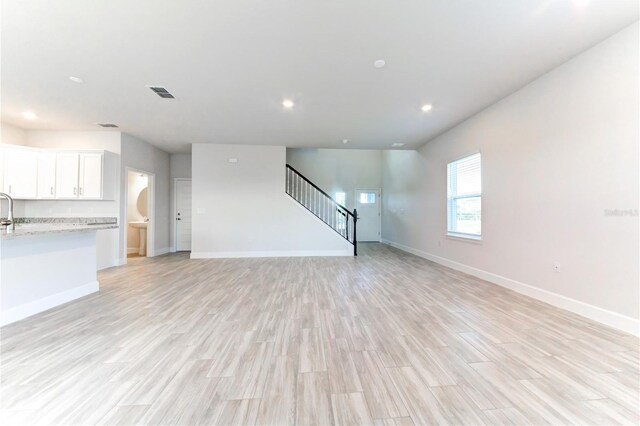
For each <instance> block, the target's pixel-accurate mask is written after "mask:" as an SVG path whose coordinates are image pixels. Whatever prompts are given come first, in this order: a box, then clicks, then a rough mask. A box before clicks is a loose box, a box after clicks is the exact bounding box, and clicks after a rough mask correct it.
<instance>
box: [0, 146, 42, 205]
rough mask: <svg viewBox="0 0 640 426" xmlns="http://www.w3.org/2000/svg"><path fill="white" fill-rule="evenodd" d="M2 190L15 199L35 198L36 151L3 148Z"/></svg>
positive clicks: (36, 181) (36, 183) (36, 175)
mask: <svg viewBox="0 0 640 426" xmlns="http://www.w3.org/2000/svg"><path fill="white" fill-rule="evenodd" d="M3 157H4V159H3V160H4V167H3V168H4V182H3V184H4V188H3V189H4V192H6V193H7V194H9V195H10V196H11V197H13V198H15V199H30V198H36V195H37V188H38V152H37V151H35V150H32V149H29V148H7V149H5V150H4V156H3Z"/></svg>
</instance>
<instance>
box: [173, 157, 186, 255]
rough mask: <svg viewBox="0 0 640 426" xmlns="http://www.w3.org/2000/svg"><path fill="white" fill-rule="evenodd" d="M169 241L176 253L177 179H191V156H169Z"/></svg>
mask: <svg viewBox="0 0 640 426" xmlns="http://www.w3.org/2000/svg"><path fill="white" fill-rule="evenodd" d="M169 175H170V177H171V181H170V182H169V241H170V245H171V251H176V241H175V240H176V211H175V205H176V204H175V203H176V200H175V193H174V191H175V179H177V178H185V179H190V178H191V154H171V155H170V156H169Z"/></svg>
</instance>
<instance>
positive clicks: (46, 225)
mask: <svg viewBox="0 0 640 426" xmlns="http://www.w3.org/2000/svg"><path fill="white" fill-rule="evenodd" d="M15 223H16V229H15V230H13V231H12V230H10V229H9V230H8V229H7V228H5V227H0V239H2V240H7V239H12V238H18V237H26V236H37V235H45V234H60V233H68V232H90V231H100V230H103V229H116V228H118V219H117V218H115V217H25V218H16V220H15Z"/></svg>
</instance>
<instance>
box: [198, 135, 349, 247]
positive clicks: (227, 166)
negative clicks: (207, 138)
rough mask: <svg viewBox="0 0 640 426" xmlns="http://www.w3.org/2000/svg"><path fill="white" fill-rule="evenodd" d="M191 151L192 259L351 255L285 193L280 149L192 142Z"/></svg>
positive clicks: (283, 158) (283, 156) (339, 239)
mask: <svg viewBox="0 0 640 426" xmlns="http://www.w3.org/2000/svg"><path fill="white" fill-rule="evenodd" d="M192 155H193V212H194V213H193V214H194V215H193V228H192V253H191V256H192V257H194V258H198V257H241V256H296V255H350V254H352V252H353V247H352V246H351V245H350V244H349V243H348V242H347V241H346V240H344V239H343V238H342V237H341V236H340V235H338V234H337V233H336V232H335V231H333V230H332V229H331V228H329V227H328V226H326V224H324V223H323V222H321V221H320V220H319V219H318V218H316V217H315V216H313V215H312V214H311V213H309V212H308V211H307V210H305V209H304V207H302V206H301V205H300V204H298V203H297V202H296V201H295V200H293V199H291V198H290V197H289V196H288V195H286V194H285V192H284V189H285V161H286V150H285V147H281V146H247V145H244V146H237V145H207V144H194V145H193V149H192ZM229 158H237V159H238V162H237V163H235V164H232V163H229V162H228V159H229Z"/></svg>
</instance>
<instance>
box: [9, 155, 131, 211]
mask: <svg viewBox="0 0 640 426" xmlns="http://www.w3.org/2000/svg"><path fill="white" fill-rule="evenodd" d="M0 165H1V166H2V168H1V170H0V175H1V176H0V191H3V192H6V193H8V194H9V195H11V196H12V197H13V198H16V199H23V200H24V199H26V200H31V199H56V200H115V199H116V195H117V188H118V186H119V167H120V164H119V160H118V156H117V155H116V154H113V153H111V152H108V151H68V150H42V149H37V148H30V147H12V146H7V145H3V146H0Z"/></svg>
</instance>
